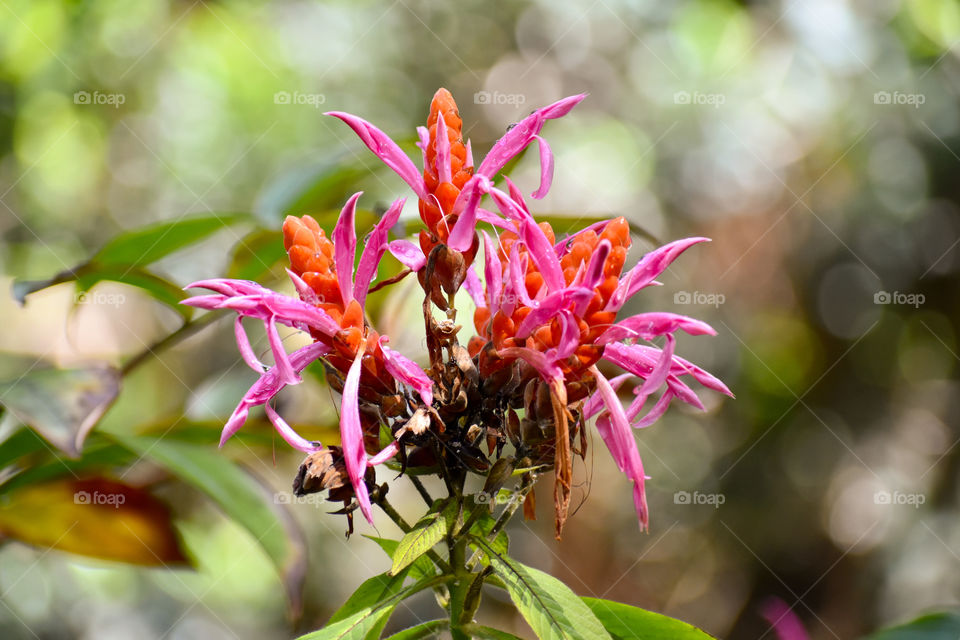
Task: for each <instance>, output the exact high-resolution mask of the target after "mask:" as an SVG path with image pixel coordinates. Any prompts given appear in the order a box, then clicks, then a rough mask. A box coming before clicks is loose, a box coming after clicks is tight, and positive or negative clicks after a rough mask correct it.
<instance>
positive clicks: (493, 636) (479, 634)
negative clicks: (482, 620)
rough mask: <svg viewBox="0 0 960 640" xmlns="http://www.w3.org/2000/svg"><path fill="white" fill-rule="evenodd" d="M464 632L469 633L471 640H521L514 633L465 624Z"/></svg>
mask: <svg viewBox="0 0 960 640" xmlns="http://www.w3.org/2000/svg"><path fill="white" fill-rule="evenodd" d="M463 630H464V631H466V632H467V633H469V634H470V637H471V638H480V640H521V639H520V638H519V637H517V636H515V635H513V634H512V633H507V632H506V631H500V629H493V628H492V627H485V626H483V625H479V624H465V625H463Z"/></svg>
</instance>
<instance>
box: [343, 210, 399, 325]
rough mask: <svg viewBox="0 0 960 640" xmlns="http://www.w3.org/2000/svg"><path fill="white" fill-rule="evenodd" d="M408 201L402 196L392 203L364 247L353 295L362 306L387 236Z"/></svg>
mask: <svg viewBox="0 0 960 640" xmlns="http://www.w3.org/2000/svg"><path fill="white" fill-rule="evenodd" d="M406 201H407V199H406V198H400V199H398V200H395V201H394V202H393V204H392V205H390V208H389V209H387V212H386V213H384V214H383V217H382V218H380V222H378V223H377V226H375V227H374V228H373V231H372V232H371V233H370V236H369V237H368V238H367V240H366V245H365V246H364V247H363V253H361V254H360V262H359V263H357V277H356V281H355V283H354V287H355V291H354V292H353V295H354V297H356V299H357V302H359V303H360V306H361V307H362V306H363V304H364V302H365V301H366V299H367V291H369V290H370V283H371V282H372V281H373V278H374V276H375V275H377V267H378V266H379V265H380V260H381V259H382V258H383V254H384V252H385V251H386V250H387V238H388V237H389V234H390V229H391V228H393V225H395V224H396V223H397V219H399V218H400V212H401V211H402V210H403V205H404V203H406Z"/></svg>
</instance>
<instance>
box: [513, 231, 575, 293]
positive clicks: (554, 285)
mask: <svg viewBox="0 0 960 640" xmlns="http://www.w3.org/2000/svg"><path fill="white" fill-rule="evenodd" d="M520 238H521V239H522V240H523V243H524V244H525V245H527V250H528V252H529V254H530V257H531V258H533V262H534V264H536V265H537V269H539V270H540V274H541V275H542V276H543V281H544V282H545V283H546V284H547V287H548V288H549V289H548V290H549V291H551V292H553V291H558V290H560V289H562V288H563V287H564V286H565V285H566V282H565V281H564V279H563V268H562V267H561V266H560V260H558V259H557V254H556V252H554V250H553V244H551V242H550V240H549V239H548V238H547V236H546V234H544V232H543V229H541V228H540V227H539V226H538V225H537V223H535V222H534V221H533V219H532V218H529V217H528V218H526V219H524V220H523V221H521V222H520Z"/></svg>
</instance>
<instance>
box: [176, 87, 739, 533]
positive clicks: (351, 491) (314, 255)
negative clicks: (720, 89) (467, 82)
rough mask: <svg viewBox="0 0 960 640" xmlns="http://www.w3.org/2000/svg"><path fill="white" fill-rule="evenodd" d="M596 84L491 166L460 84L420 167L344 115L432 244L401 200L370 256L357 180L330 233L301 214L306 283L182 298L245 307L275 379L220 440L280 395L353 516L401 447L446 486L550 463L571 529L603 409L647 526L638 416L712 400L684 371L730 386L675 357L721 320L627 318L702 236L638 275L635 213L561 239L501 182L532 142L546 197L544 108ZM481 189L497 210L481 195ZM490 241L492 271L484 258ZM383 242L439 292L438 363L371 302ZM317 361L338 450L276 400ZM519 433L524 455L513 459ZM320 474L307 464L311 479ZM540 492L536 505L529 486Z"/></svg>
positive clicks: (430, 333) (430, 298) (430, 291)
mask: <svg viewBox="0 0 960 640" xmlns="http://www.w3.org/2000/svg"><path fill="white" fill-rule="evenodd" d="M584 97H585V96H583V95H577V96H571V97H569V98H565V99H563V100H560V101H558V102H556V103H554V104H551V105H548V106H546V107H544V108H542V109H538V110H536V111H534V112H533V113H532V114H530V115H529V116H527V117H526V118H524V119H523V120H522V121H521V122H519V123H517V124H516V125H514V126H513V127H511V128H510V129H509V130H508V131H507V133H506V134H505V135H504V136H503V137H502V138H500V140H498V141H497V142H496V143H495V144H494V145H493V147H492V148H491V150H490V152H489V153H488V154H487V155H486V157H485V158H484V159H483V161H482V162H480V164H479V165H478V166H476V165H474V161H473V153H472V149H471V145H470V142H469V141H466V142H464V140H463V139H462V122H461V119H460V116H459V113H458V112H457V107H456V103H455V102H454V100H453V97H452V96H451V95H450V93H449V92H448V91H446V90H445V89H440V90H439V91H438V92H437V94H436V95H435V96H434V99H433V102H432V103H431V107H430V115H429V118H428V120H427V126H426V127H420V128H419V129H418V132H419V140H420V142H419V143H418V146H419V148H420V149H421V151H422V159H423V168H422V169H418V168H417V167H416V165H415V164H414V163H413V161H412V160H411V159H410V158H409V157H408V156H407V155H406V154H405V153H404V152H403V151H402V150H401V148H400V147H399V145H397V144H396V143H395V142H394V141H393V140H391V139H390V137H389V136H387V135H386V134H385V133H384V132H382V131H381V130H380V129H378V128H376V127H375V126H374V125H372V124H370V123H369V122H367V121H365V120H363V119H362V118H359V117H357V116H354V115H351V114H347V113H342V112H331V113H330V114H329V115H333V116H335V117H337V118H340V119H341V120H343V121H344V122H345V123H346V124H348V125H349V126H350V127H351V128H352V129H353V130H354V131H355V132H356V133H357V134H358V135H359V137H360V139H361V140H362V141H363V143H364V144H366V145H367V147H369V148H370V150H371V151H373V152H374V153H375V154H376V155H377V156H378V157H379V158H380V159H381V160H382V161H383V162H384V163H385V164H386V165H387V166H388V167H390V168H391V169H392V170H393V171H395V172H396V173H397V174H398V175H399V176H400V177H401V178H402V179H403V180H404V181H405V182H406V183H407V184H408V185H409V186H410V188H411V189H412V190H413V193H414V194H415V195H416V196H417V198H418V208H419V213H420V218H421V219H422V221H423V223H424V229H423V230H422V231H420V233H419V242H417V243H415V242H411V241H410V240H408V239H405V238H397V239H394V240H392V241H391V240H390V238H389V234H390V232H391V230H392V229H393V227H394V226H395V225H396V223H397V221H398V219H399V216H400V213H401V210H402V209H403V205H404V202H405V201H404V199H398V200H396V201H395V202H394V203H393V204H392V206H391V207H390V208H389V209H388V210H387V212H386V213H385V214H384V215H383V217H382V218H381V220H380V221H379V222H378V223H377V225H376V226H375V227H374V229H373V231H372V232H371V233H370V235H369V237H368V238H367V240H366V244H365V246H364V248H363V251H362V253H361V255H360V257H359V260H358V261H356V263H355V258H356V256H355V254H356V249H357V247H356V245H357V237H356V232H355V229H354V219H355V211H356V205H357V200H358V198H359V197H360V195H361V194H359V193H358V194H355V195H354V196H353V197H351V198H350V199H349V200H348V202H347V203H346V205H345V206H344V208H343V211H342V212H341V215H340V218H339V221H338V222H337V225H336V227H335V228H334V229H333V231H332V233H331V234H330V237H329V238H328V237H327V236H326V235H325V232H324V230H323V229H321V228H320V227H319V225H318V224H317V223H316V221H315V220H314V219H313V218H311V217H310V216H303V217H302V218H295V217H288V218H287V220H286V221H285V223H284V226H283V232H284V243H285V247H286V249H287V252H288V255H289V258H290V270H289V275H290V277H291V279H292V280H293V283H294V285H295V287H296V290H297V292H298V296H299V297H298V298H290V297H288V296H284V295H281V294H278V293H275V292H273V291H270V290H268V289H265V288H263V287H261V286H259V285H256V284H253V283H250V282H242V281H234V280H208V281H202V282H197V283H194V284H193V285H191V286H192V287H203V288H207V289H210V290H212V291H214V293H213V294H208V295H201V296H197V297H194V298H190V299H188V300H187V301H186V304H191V305H194V306H197V307H202V308H206V309H221V308H227V309H232V310H234V311H235V312H236V313H237V314H238V318H237V321H236V335H237V343H238V345H239V349H240V353H241V355H242V356H243V358H244V360H245V361H246V362H247V363H248V364H249V365H250V366H251V367H252V368H253V369H254V370H256V371H257V372H259V373H260V374H261V377H260V379H259V380H258V381H257V382H256V383H255V384H254V385H253V386H252V387H251V388H250V390H249V391H248V392H247V394H246V395H245V396H244V398H243V400H242V401H241V403H240V405H239V406H238V407H237V409H236V411H235V412H234V414H233V415H232V416H231V418H230V420H229V421H228V422H227V425H226V427H225V428H224V431H223V438H222V441H225V440H226V439H227V438H229V437H230V436H231V435H232V434H233V433H235V432H236V431H237V430H238V429H239V428H240V426H241V425H242V424H243V423H244V421H245V420H246V418H247V414H248V411H249V409H250V408H251V407H253V406H255V405H264V408H265V411H266V413H267V416H268V417H269V419H270V421H271V422H272V423H273V425H274V426H275V427H276V429H277V431H278V432H279V433H280V435H281V436H282V437H283V438H284V439H285V440H286V441H287V442H288V443H290V444H291V445H292V446H293V447H295V448H297V449H300V450H302V451H304V452H308V453H311V454H315V455H316V454H317V452H322V458H318V459H322V460H325V461H326V462H325V463H324V464H323V465H321V466H322V467H323V469H325V470H327V475H329V474H330V472H329V470H330V469H332V468H334V467H333V466H332V465H333V463H332V462H330V460H333V459H336V460H338V461H340V460H342V468H343V472H344V474H345V476H346V477H347V478H348V479H349V487H347V486H346V484H345V483H344V482H342V481H341V480H337V482H336V483H335V485H336V493H337V498H338V499H340V498H342V499H343V500H344V502H345V503H348V504H346V506H345V511H346V512H349V511H352V509H354V508H359V509H360V510H361V512H362V513H363V514H364V516H365V517H366V518H367V519H368V520H369V519H370V518H371V512H370V506H371V499H370V493H371V490H373V489H374V486H373V484H372V482H373V480H372V477H373V474H372V472H371V467H373V466H375V465H377V464H380V463H382V462H384V461H386V460H388V459H390V458H392V457H394V456H397V459H398V461H399V463H400V465H401V470H404V469H408V468H410V467H415V468H419V469H421V470H424V469H425V470H434V471H436V472H437V473H439V474H441V475H443V477H444V479H445V480H447V481H448V482H450V481H451V480H452V481H457V479H459V480H460V482H461V483H462V479H463V477H464V476H465V475H466V474H467V473H479V474H486V473H488V472H489V470H490V468H491V462H492V461H493V460H501V461H502V460H509V461H515V462H512V464H513V468H523V469H534V468H535V469H544V468H552V469H553V470H554V474H555V483H554V503H555V513H556V516H555V521H556V529H557V535H558V536H559V535H560V531H561V529H562V527H563V524H564V521H565V519H566V514H567V510H568V508H569V503H570V491H571V478H572V469H573V456H574V454H579V455H581V456H582V455H584V454H585V451H586V445H587V437H586V425H587V422H588V421H589V420H591V419H594V418H595V419H596V420H595V422H596V428H597V431H598V433H599V434H600V436H601V438H602V439H603V441H604V443H605V444H606V446H607V448H608V449H609V450H610V452H611V454H612V456H613V458H614V460H615V461H616V464H617V465H618V467H619V468H620V470H621V471H622V472H623V473H624V474H626V475H627V477H628V478H630V480H632V482H633V487H634V489H633V493H634V503H635V506H636V510H637V515H638V518H639V521H640V525H641V527H642V528H646V527H647V526H648V510H647V505H646V498H645V494H644V481H645V479H646V476H645V475H644V471H643V465H642V463H641V460H640V455H639V453H638V451H637V444H636V440H635V439H634V433H633V430H634V429H636V428H642V427H646V426H649V425H651V424H653V423H654V422H655V421H656V420H657V419H658V418H659V417H660V416H662V415H663V414H664V412H665V411H666V410H667V408H668V406H669V405H670V403H671V401H672V400H673V399H674V398H676V399H678V400H679V401H681V402H684V403H687V404H690V405H693V406H695V407H699V408H703V405H702V404H701V402H700V400H699V399H698V397H697V395H696V394H695V393H694V391H693V390H692V389H691V388H690V386H689V385H688V382H689V381H690V380H691V379H692V380H695V381H696V382H698V383H700V384H701V385H703V386H705V387H707V388H710V389H714V390H716V391H719V392H721V393H724V394H728V395H729V394H730V391H729V390H728V389H727V387H726V386H725V385H724V384H723V383H722V382H721V381H720V380H718V379H717V378H715V377H714V376H712V375H710V374H709V373H707V372H706V371H704V370H703V369H701V368H699V367H697V366H695V365H694V364H692V363H690V362H688V361H687V360H685V359H683V358H681V357H679V356H677V355H675V354H674V351H675V346H676V340H675V334H676V332H678V331H683V332H686V333H688V334H691V335H701V334H711V335H712V334H714V333H715V332H714V331H713V330H712V329H711V328H710V327H709V326H708V325H706V324H705V323H703V322H701V321H699V320H695V319H693V318H688V317H685V316H681V315H677V314H672V313H662V312H651V313H641V314H638V315H632V316H628V317H622V318H619V319H618V315H619V312H620V310H621V309H622V308H623V306H624V305H625V304H626V303H627V301H628V300H630V299H631V298H632V297H633V296H634V295H635V294H637V293H638V292H640V291H641V290H642V289H644V288H646V287H648V286H650V285H654V284H658V283H657V282H656V280H655V279H656V278H657V277H658V276H659V275H660V274H661V273H662V272H663V271H664V270H665V269H666V268H667V267H668V266H669V265H670V264H671V262H673V260H674V259H676V258H677V257H678V256H679V255H680V254H681V253H682V252H684V251H685V250H686V249H687V248H689V247H691V246H692V245H694V244H697V243H699V242H703V241H705V240H706V238H688V239H685V240H679V241H676V242H673V243H670V244H667V245H665V246H663V247H661V248H659V249H656V250H655V251H653V252H651V253H648V254H647V255H645V256H644V257H643V258H642V259H641V260H640V261H639V262H638V263H637V264H636V266H634V267H633V268H631V269H628V270H624V266H625V264H626V259H627V254H628V251H629V249H630V245H631V238H630V229H629V225H628V224H627V222H626V220H625V219H624V218H615V219H612V220H609V221H604V222H600V223H597V224H594V225H591V226H589V227H587V228H585V229H583V230H581V231H579V232H577V233H575V234H573V235H571V236H569V237H566V238H563V239H560V240H559V241H558V240H557V238H556V237H555V236H554V232H553V230H552V229H551V227H550V225H549V224H547V223H539V224H538V223H537V222H536V221H535V219H534V217H533V215H532V214H531V213H530V209H529V207H528V205H527V203H526V201H525V199H524V197H523V194H522V193H521V191H520V189H519V188H518V187H517V186H516V185H515V184H513V183H512V182H511V181H510V179H509V178H507V177H506V176H504V177H503V184H502V185H500V186H497V184H495V180H496V179H497V177H498V174H499V173H501V170H502V169H503V168H504V166H505V165H506V164H507V163H508V162H509V161H510V160H511V159H512V158H514V157H516V156H517V155H518V154H519V153H521V152H522V151H523V150H524V149H526V148H527V147H528V146H529V145H531V144H532V143H533V142H534V141H536V142H537V146H538V147H539V152H540V167H541V172H540V185H539V187H538V188H537V189H536V191H534V192H533V193H532V197H533V198H537V199H538V198H542V197H544V196H545V195H546V194H547V192H548V191H549V189H550V186H551V182H552V178H553V155H552V153H551V150H550V147H549V145H548V144H547V142H546V141H545V140H544V139H543V138H541V137H540V135H539V134H540V132H541V130H542V128H543V126H544V124H545V123H546V121H547V120H550V119H555V118H559V117H562V116H564V115H566V114H567V113H568V112H570V110H571V109H573V108H574V107H575V106H576V105H577V104H578V103H579V102H580V101H581V100H583V98H584ZM484 198H489V200H490V201H491V202H492V204H493V207H492V208H483V207H481V204H482V202H483V200H484ZM480 226H483V229H479V227H480ZM481 247H482V255H483V264H482V267H481V265H480V264H475V262H476V258H477V256H478V254H479V253H480V250H481ZM387 251H389V252H390V253H391V254H392V255H393V256H394V257H396V258H397V259H398V260H399V261H400V262H401V263H402V264H403V265H404V266H405V269H404V271H403V272H402V273H400V274H396V276H394V277H392V278H389V279H387V280H384V281H382V282H380V283H378V284H377V285H376V286H377V287H380V286H383V285H389V284H392V283H394V282H396V281H398V280H399V279H400V278H401V277H402V276H404V275H406V274H408V273H416V274H417V277H418V279H419V281H420V284H421V286H422V288H423V290H424V301H423V311H424V314H423V315H424V331H425V335H426V344H427V348H428V354H429V358H430V362H429V363H427V364H426V366H425V367H424V368H421V366H419V365H417V364H415V363H413V362H412V361H410V360H409V359H407V358H405V357H404V356H402V355H401V354H399V353H397V352H396V351H393V350H391V349H390V348H389V347H388V346H387V345H386V343H387V338H386V337H385V336H381V335H379V334H378V333H377V332H376V331H375V330H374V328H373V327H372V326H370V323H369V320H368V319H367V317H366V314H365V312H364V305H365V301H366V298H367V295H368V293H369V291H370V288H371V284H372V281H373V279H374V277H375V275H376V273H377V267H378V265H379V263H380V260H381V258H382V257H383V256H384V254H385V253H386V252H387ZM354 264H356V269H354ZM481 274H482V275H481ZM461 288H463V289H465V290H466V291H467V292H468V293H469V295H470V296H471V297H472V298H473V300H474V302H475V303H476V307H477V310H476V312H475V314H474V325H475V328H476V335H474V336H473V337H471V338H470V339H469V340H468V341H467V342H466V346H463V345H461V343H460V340H459V331H460V329H461V327H460V326H459V325H457V324H456V323H455V319H456V308H455V306H454V304H453V302H454V296H455V294H456V293H457V292H458V291H459V290H460V289H461ZM435 308H436V309H439V310H440V311H441V312H445V313H446V319H443V320H438V319H437V317H436V314H435V313H434V310H435ZM243 317H254V318H257V319H259V320H260V321H262V322H263V323H264V326H265V327H266V331H267V336H268V338H269V342H270V347H271V350H272V352H273V360H274V364H273V366H270V367H268V366H266V365H264V364H262V363H261V362H260V361H259V360H258V359H257V357H256V355H255V354H254V352H253V349H252V347H251V346H250V342H249V340H248V338H247V336H246V333H245V331H244V328H243V325H242V324H241V319H242V318H243ZM441 317H442V316H441ZM278 323H279V324H284V325H287V326H290V327H294V328H297V329H299V330H301V331H304V332H307V333H309V334H310V335H311V336H312V338H313V340H314V342H313V344H311V345H309V346H306V347H303V348H301V349H299V350H297V351H295V352H293V353H291V354H288V353H286V352H285V350H284V349H283V346H282V343H281V341H280V338H279V335H278V333H277V324H278ZM661 338H662V346H657V344H655V343H654V340H658V339H661ZM314 360H322V361H323V363H324V365H325V367H326V371H327V378H328V380H329V381H330V383H331V385H332V386H333V388H335V389H336V390H337V391H339V392H340V393H341V395H342V400H341V406H340V415H341V421H340V431H341V445H340V447H341V448H337V449H335V454H334V455H333V457H331V454H330V451H331V450H330V449H325V448H323V447H322V446H321V445H320V444H319V443H314V442H310V441H307V440H305V439H304V438H302V437H301V436H299V435H298V434H297V433H296V431H295V430H294V429H292V428H291V427H290V426H289V425H288V424H287V423H286V422H285V421H284V420H283V418H281V417H280V416H279V415H277V413H276V412H275V411H274V410H273V408H272V407H271V406H270V401H271V399H272V398H273V397H274V396H275V395H276V394H277V393H279V392H280V391H281V390H282V389H283V388H284V387H285V386H287V385H291V384H296V383H298V382H299V381H300V373H301V372H302V370H303V369H304V368H305V367H306V366H307V365H308V364H309V363H310V362H312V361H314ZM601 361H605V362H607V363H610V364H612V365H616V366H617V367H619V368H621V369H622V370H623V371H624V372H625V373H623V374H622V375H618V376H616V377H613V378H611V379H608V378H607V377H606V376H605V375H604V374H603V373H601V371H600V369H599V368H598V366H599V365H600V363H601ZM628 380H636V381H637V382H635V383H634V384H633V389H632V392H633V393H632V395H633V399H632V400H631V401H630V402H629V403H628V404H627V406H624V403H623V402H622V401H621V400H620V398H619V396H618V390H619V389H620V388H621V387H623V386H624V385H625V384H626V383H627V382H628ZM221 444H222V442H221ZM507 444H509V445H511V446H512V447H513V449H514V454H515V455H514V456H506V455H505V454H504V448H505V446H506V445H507ZM484 445H485V446H484ZM328 458H329V460H328ZM308 460H309V458H308ZM337 464H341V463H339V462H338V463H337ZM331 477H333V476H331ZM336 477H337V478H339V477H340V476H339V475H337V476H336ZM308 480H309V478H308ZM304 484H305V482H304V478H303V469H301V476H300V477H298V486H303V485H304ZM329 487H330V488H332V487H333V485H329ZM331 496H332V494H331ZM528 500H529V502H528V503H527V504H526V505H525V513H528V515H529V514H532V511H533V504H532V494H531V495H530V496H528Z"/></svg>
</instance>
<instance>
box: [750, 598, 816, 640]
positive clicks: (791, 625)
mask: <svg viewBox="0 0 960 640" xmlns="http://www.w3.org/2000/svg"><path fill="white" fill-rule="evenodd" d="M761 613H762V615H763V617H764V618H766V620H767V622H769V623H770V626H771V627H773V630H774V631H775V632H776V634H777V638H779V639H780V640H808V638H809V637H810V636H808V635H807V630H806V629H804V628H803V623H801V622H800V618H798V617H797V614H796V613H794V611H793V608H792V607H789V606H787V603H786V602H784V601H783V600H781V599H780V598H770V599H769V600H767V602H766V603H765V604H764V605H763V608H762V610H761Z"/></svg>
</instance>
